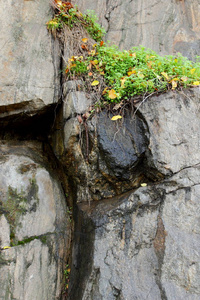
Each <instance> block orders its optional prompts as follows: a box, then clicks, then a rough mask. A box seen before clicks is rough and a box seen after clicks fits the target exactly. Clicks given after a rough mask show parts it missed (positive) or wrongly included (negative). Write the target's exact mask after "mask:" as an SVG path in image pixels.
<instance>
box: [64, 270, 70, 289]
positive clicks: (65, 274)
mask: <svg viewBox="0 0 200 300" xmlns="http://www.w3.org/2000/svg"><path fill="white" fill-rule="evenodd" d="M70 272H71V269H70V268H69V265H66V267H65V270H64V277H65V288H66V289H68V287H69V276H70Z"/></svg>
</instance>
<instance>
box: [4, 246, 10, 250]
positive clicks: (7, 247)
mask: <svg viewBox="0 0 200 300" xmlns="http://www.w3.org/2000/svg"><path fill="white" fill-rule="evenodd" d="M10 248H11V247H9V246H5V247H3V250H5V249H10Z"/></svg>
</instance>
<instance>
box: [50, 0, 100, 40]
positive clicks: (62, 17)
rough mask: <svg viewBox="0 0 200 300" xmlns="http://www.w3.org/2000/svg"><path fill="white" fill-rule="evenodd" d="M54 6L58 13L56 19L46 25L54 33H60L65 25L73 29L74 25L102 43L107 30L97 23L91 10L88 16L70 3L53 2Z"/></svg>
mask: <svg viewBox="0 0 200 300" xmlns="http://www.w3.org/2000/svg"><path fill="white" fill-rule="evenodd" d="M52 6H53V7H54V9H55V11H56V15H55V17H54V18H53V19H52V20H50V21H49V22H47V23H46V25H47V28H48V29H49V30H50V31H52V32H54V33H55V32H56V31H58V32H59V31H60V30H61V29H62V28H63V27H64V26H65V25H67V26H68V27H69V28H72V27H73V26H74V25H80V26H81V27H84V28H85V29H86V30H87V32H88V33H89V35H90V36H91V38H93V39H94V40H95V41H101V40H102V38H103V36H104V34H105V30H104V29H103V28H102V27H101V26H100V25H99V24H98V23H97V22H96V20H97V16H96V15H95V13H94V12H93V11H91V10H88V11H87V13H86V14H82V13H81V12H80V11H79V10H78V7H77V6H76V5H75V6H73V5H72V4H71V3H69V2H64V1H52Z"/></svg>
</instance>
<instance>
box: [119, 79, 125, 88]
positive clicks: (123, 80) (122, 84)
mask: <svg viewBox="0 0 200 300" xmlns="http://www.w3.org/2000/svg"><path fill="white" fill-rule="evenodd" d="M120 81H121V87H122V88H123V87H124V83H125V81H126V77H122V78H121V79H120Z"/></svg>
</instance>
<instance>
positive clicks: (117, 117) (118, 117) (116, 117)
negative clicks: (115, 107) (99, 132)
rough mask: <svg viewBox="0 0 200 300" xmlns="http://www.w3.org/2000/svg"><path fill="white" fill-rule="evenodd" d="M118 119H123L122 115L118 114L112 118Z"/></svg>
mask: <svg viewBox="0 0 200 300" xmlns="http://www.w3.org/2000/svg"><path fill="white" fill-rule="evenodd" d="M118 119H122V116H120V115H117V116H114V117H112V118H111V120H112V121H117V120H118Z"/></svg>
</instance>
